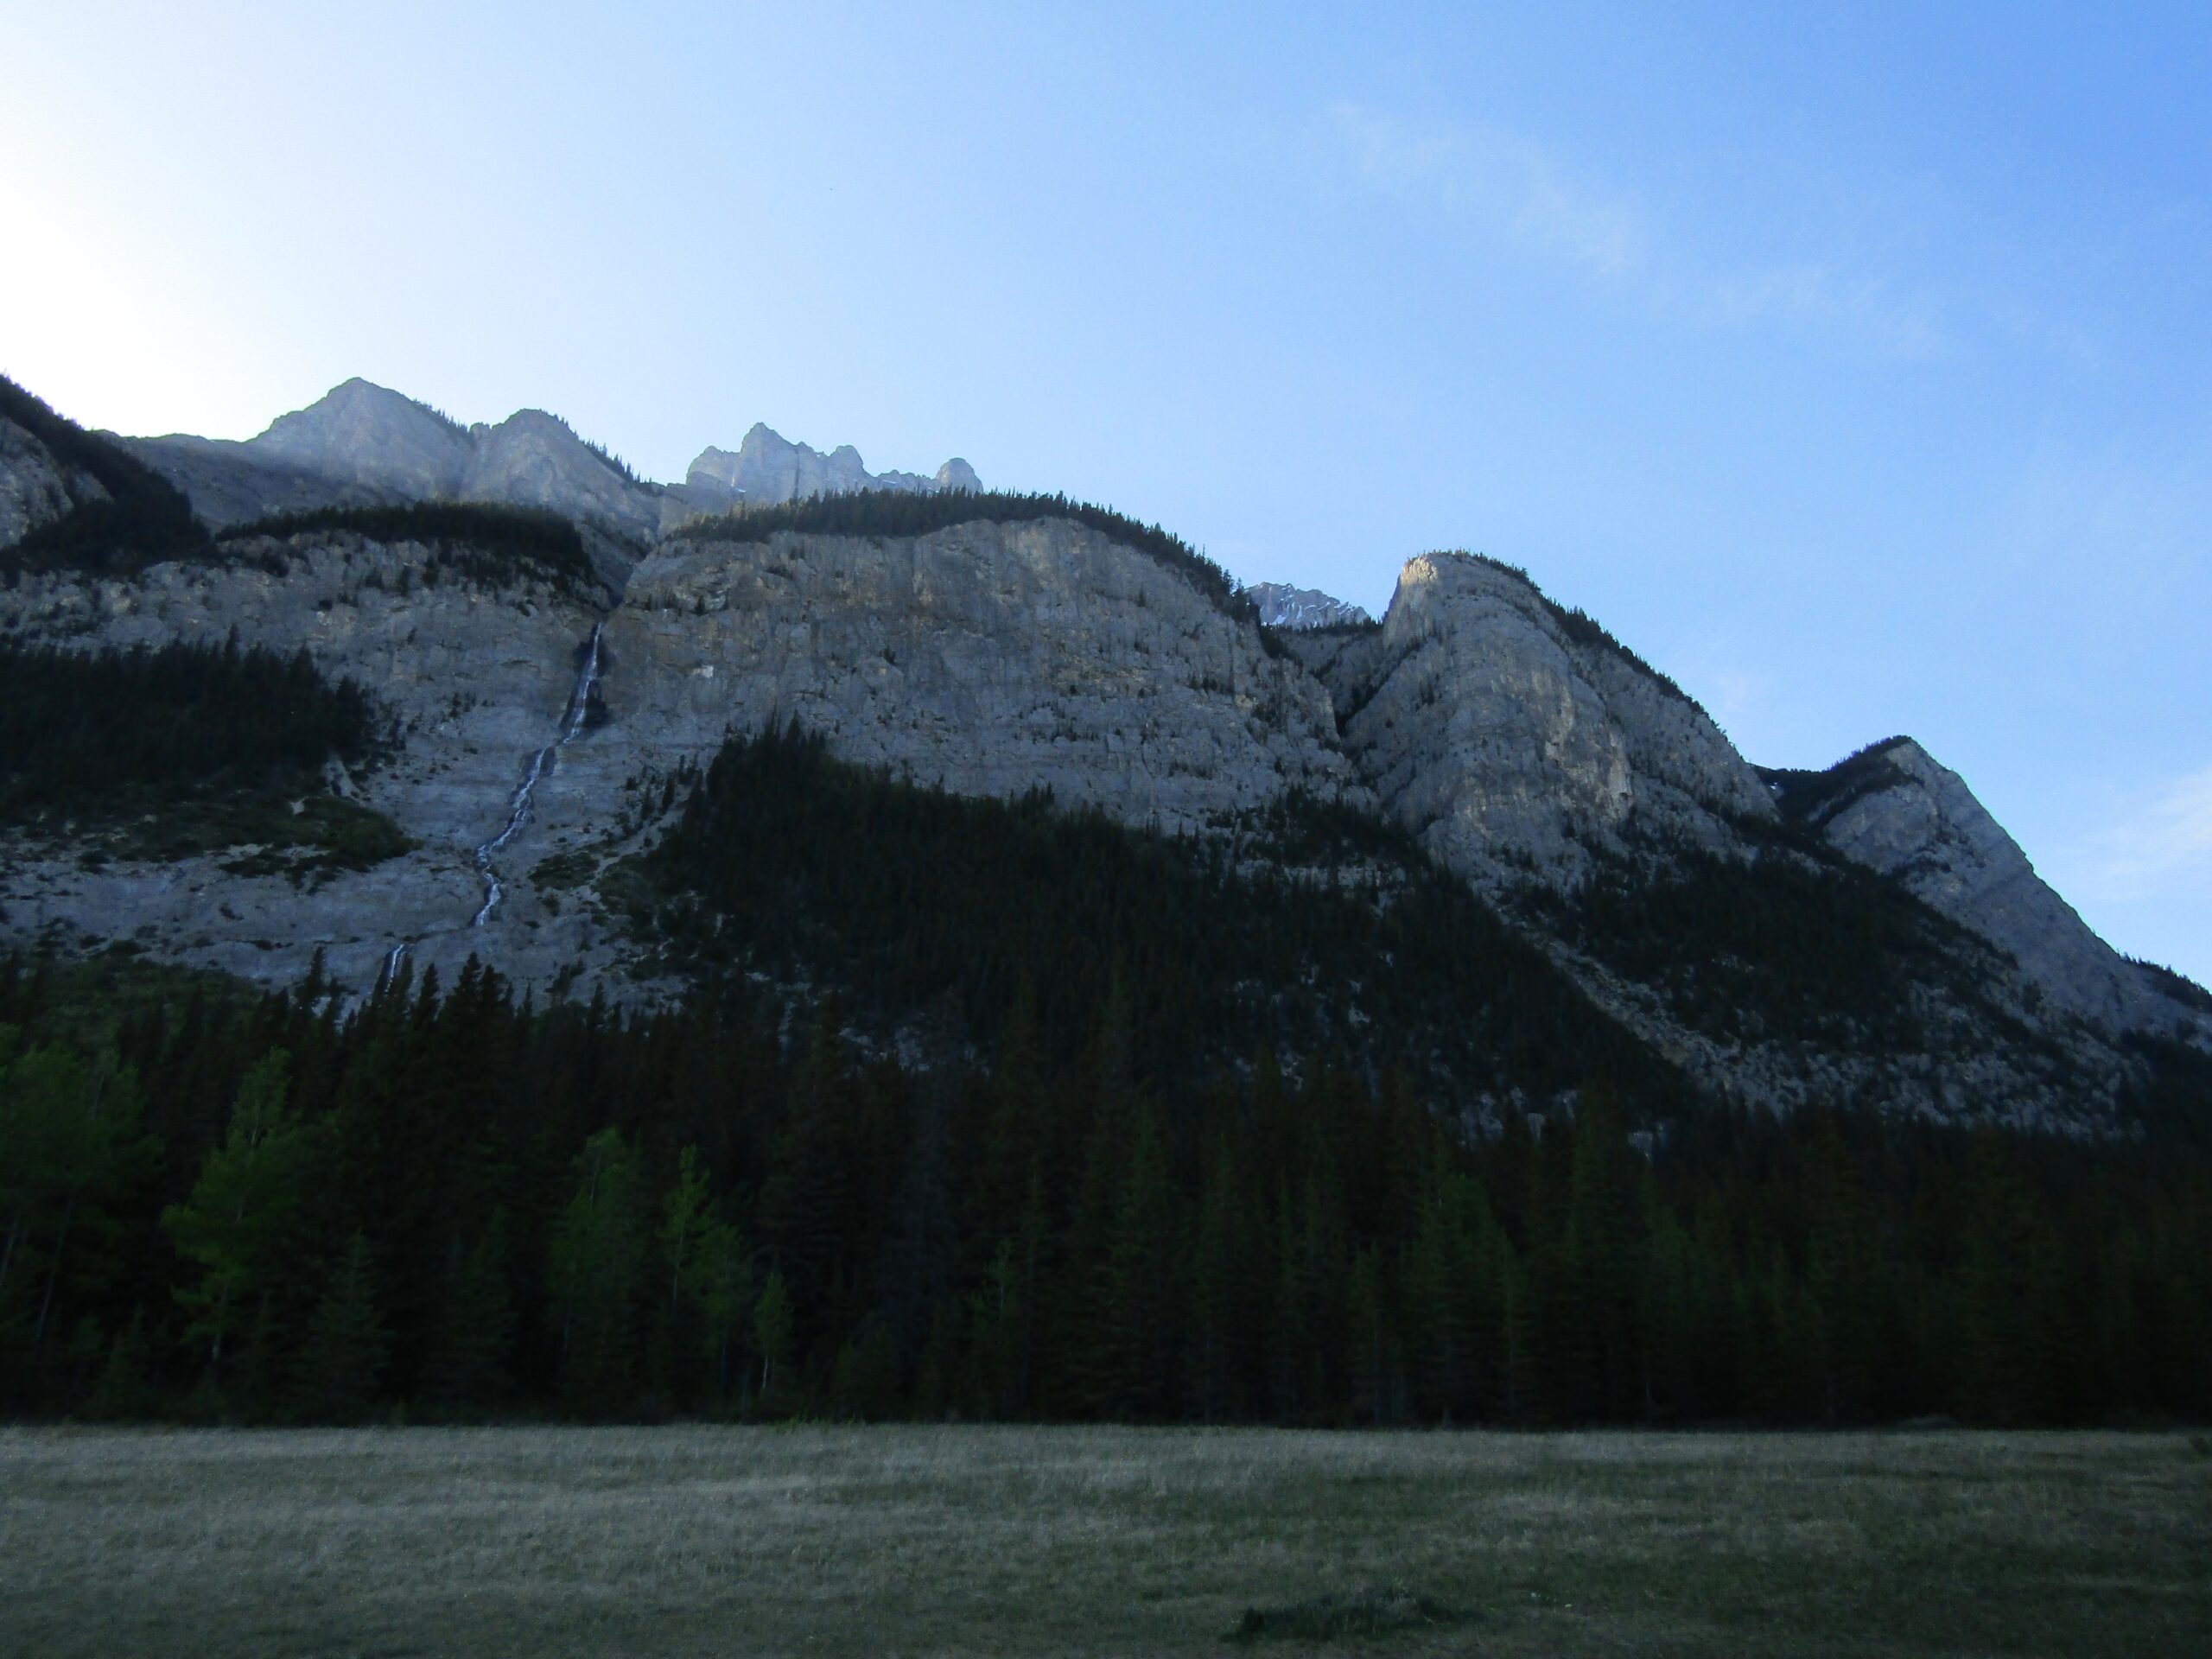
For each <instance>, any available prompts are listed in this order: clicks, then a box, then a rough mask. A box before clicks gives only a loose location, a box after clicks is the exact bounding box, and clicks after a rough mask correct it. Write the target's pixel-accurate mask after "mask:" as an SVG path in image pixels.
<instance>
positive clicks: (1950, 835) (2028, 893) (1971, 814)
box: [1805, 738, 2212, 1036]
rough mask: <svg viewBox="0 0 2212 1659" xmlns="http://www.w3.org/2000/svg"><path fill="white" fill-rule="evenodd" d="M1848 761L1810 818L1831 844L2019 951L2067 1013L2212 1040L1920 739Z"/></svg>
mask: <svg viewBox="0 0 2212 1659" xmlns="http://www.w3.org/2000/svg"><path fill="white" fill-rule="evenodd" d="M1845 765H1846V766H1848V767H1850V768H1852V775H1851V776H1850V777H1848V778H1843V779H1837V780H1836V781H1837V783H1838V785H1840V787H1838V788H1836V789H1834V790H1833V791H1821V793H1819V794H1816V795H1815V797H1814V798H1812V799H1811V800H1810V801H1808V804H1807V809H1806V813H1805V816H1806V819H1807V821H1808V823H1811V824H1813V825H1814V826H1815V827H1816V828H1817V829H1819V830H1820V832H1821V836H1823V837H1824V838H1825V839H1826V840H1827V842H1828V844H1829V845H1830V846H1832V847H1834V848H1835V849H1837V850H1838V851H1839V852H1841V853H1843V854H1844V855H1847V856H1848V857H1850V858H1853V859H1855V860H1857V861H1859V863H1861V864H1864V865H1866V866H1867V867H1868V868H1872V869H1876V870H1879V871H1880V872H1882V874H1885V875H1888V876H1892V877H1894V878H1895V879H1896V880H1898V881H1901V882H1902V883H1904V886H1905V887H1908V888H1910V890H1911V891H1912V892H1913V893H1916V894H1917V895H1918V896H1919V897H1920V898H1921V899H1923V900H1925V901H1926V902H1927V903H1928V904H1929V905H1930V906H1934V907H1935V908H1936V910H1939V911H1941V912H1942V913H1943V914H1944V915H1946V916H1948V917H1950V918H1952V919H1953V920H1954V921H1956V922H1960V923H1961V924H1963V925H1965V926H1967V927H1969V928H1971V929H1973V930H1974V931H1975V932H1977V933H1980V935H1981V936H1982V937H1983V938H1987V939H1989V940H1991V941H1992V942H1993V943H1994V944H1999V945H2000V946H2002V947H2003V948H2004V949H2005V950H2008V951H2010V952H2011V953H2012V956H2013V957H2015V958H2016V959H2017V960H2018V963H2019V964H2020V967H2021V969H2023V970H2024V972H2025V973H2026V975H2027V976H2028V977H2029V979H2030V980H2031V981H2032V982H2034V983H2035V984H2036V985H2037V986H2038V987H2040V988H2042V990H2043V992H2044V995H2045V996H2047V997H2048V998H2050V1001H2051V1002H2052V1003H2054V1004H2055V1005H2056V1007H2059V1008H2061V1009H2063V1010H2064V1011H2066V1012H2067V1013H2069V1014H2079V1015H2082V1016H2083V1017H2086V1018H2088V1019H2090V1020H2096V1021H2098V1022H2099V1023H2100V1024H2102V1025H2104V1026H2106V1027H2109V1028H2111V1029H2113V1030H2116V1031H2153V1032H2158V1033H2164V1034H2175V1035H2187V1034H2189V1033H2198V1034H2200V1035H2208V1036H2212V1020H2206V1019H2205V1017H2204V1016H2203V1015H2202V1014H2197V1013H2196V1012H2195V1011H2194V1010H2191V1009H2188V1008H2184V1007H2182V1006H2181V1005H2180V1004H2178V1003H2177V1002H2174V1001H2171V999H2170V998H2168V997H2166V996H2164V995H2161V994H2160V993H2159V992H2158V990H2156V989H2155V988H2152V985H2151V984H2150V983H2149V982H2148V981H2147V980H2146V979H2145V976H2143V975H2142V973H2141V972H2140V971H2139V969H2136V968H2135V967H2134V966H2133V964H2131V963H2129V962H2128V961H2127V960H2126V958H2125V957H2121V956H2120V953H2119V952H2118V951H2116V950H2113V948H2112V947H2111V946H2110V945H2108V944H2106V943H2105V942H2104V941H2103V940H2102V939H2101V938H2098V937H2097V936H2096V934H2095V933H2094V932H2093V931H2091V930H2090V928H2089V925H2088V923H2086V922H2084V921H2083V920H2082V918H2081V917H2080V916H2079V915H2077V914H2076V913H2075V910H2074V907H2073V906H2071V905H2069V904H2068V903H2067V902H2066V901H2065V899H2062V898H2060V897H2059V896H2058V894H2057V893H2055V892H2054V891H2052V889H2051V888H2050V886H2049V885H2048V884H2046V883H2045V882H2044V880H2043V878H2042V877H2040V876H2039V875H2037V874H2036V871H2035V867H2034V865H2032V864H2031V863H2030V862H2029V861H2028V857H2027V855H2026V854H2025V853H2024V852H2022V851H2021V850H2020V848H2019V846H2018V843H2017V842H2014V841H2013V839H2012V836H2009V835H2007V834H2005V830H2004V829H2003V827H2002V826H2000V825H1999V823H1998V822H1997V821H1996V819H1994V818H1993V817H1990V816H1989V812H1988V810H1987V809H1986V808H1985V807H1984V806H1983V805H1982V804H1981V803H1980V801H1979V800H1977V799H1975V798H1974V791H1972V790H1970V789H1968V788H1967V785H1966V780H1965V779H1962V778H1961V777H1960V776H1959V774H1958V773H1956V772H1953V771H1951V770H1950V769H1949V768H1948V767H1947V766H1943V765H1942V764H1941V763H1940V762H1938V761H1937V760H1936V759H1935V757H1934V756H1932V755H1930V754H1929V753H1928V751H1927V750H1925V749H1923V747H1921V746H1920V745H1919V744H1917V743H1916V742H1914V741H1912V740H1911V739H1910V738H1897V739H1895V740H1893V741H1890V742H1888V743H1886V744H1883V745H1881V746H1879V747H1877V748H1875V749H1872V750H1869V751H1867V752H1866V753H1863V754H1861V755H1858V756H1854V757H1853V760H1851V761H1849V762H1847V763H1845ZM1838 770H1839V772H1840V771H1841V770H1842V768H1839V769H1838Z"/></svg>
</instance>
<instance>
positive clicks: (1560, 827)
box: [1297, 553, 1775, 887]
mask: <svg viewBox="0 0 2212 1659" xmlns="http://www.w3.org/2000/svg"><path fill="white" fill-rule="evenodd" d="M1297 648H1298V649H1299V651H1300V655H1301V656H1303V657H1305V658H1306V660H1308V661H1309V662H1310V663H1312V664H1313V666H1314V668H1315V670H1316V671H1317V672H1319V674H1320V675H1321V677H1322V678H1323V679H1324V680H1325V682H1326V683H1327V684H1328V686H1329V688H1330V690H1331V691H1332V694H1333V695H1334V696H1335V699H1336V707H1337V711H1338V720H1339V721H1340V722H1341V724H1342V728H1343V732H1344V747H1345V749H1346V751H1347V753H1349V754H1350V755H1351V758H1352V760H1353V762H1354V764H1355V765H1356V766H1357V769H1358V772H1359V774H1360V776H1361V778H1362V779H1363V780H1364V781H1365V782H1366V783H1367V784H1368V785H1370V787H1371V788H1372V789H1373V790H1374V791H1375V793H1376V797H1377V798H1378V799H1379V800H1380V801H1381V802H1382V804H1383V807H1384V808H1385V810H1388V811H1389V812H1390V813H1391V814H1392V815H1393V816H1395V817H1397V818H1398V819H1399V820H1400V822H1402V823H1404V824H1405V825H1406V826H1407V827H1408V829H1412V830H1413V831H1414V833H1415V834H1416V835H1418V836H1420V837H1421V840H1422V842H1424V843H1425V844H1426V845H1427V847H1428V849H1429V850H1430V851H1431V852H1433V853H1434V854H1435V855H1437V856H1438V857H1439V858H1440V859H1441V860H1442V861H1444V862H1445V863H1446V865H1448V866H1449V867H1451V868H1453V869H1456V870H1458V871H1459V872H1460V873H1461V874H1464V875H1465V876H1467V877H1469V878H1470V879H1471V880H1476V881H1478V882H1479V883H1483V884H1484V885H1488V886H1497V885H1501V884H1503V883H1505V882H1509V881H1511V880H1518V879H1521V878H1522V877H1525V876H1529V875H1533V876H1535V878H1536V879H1537V880H1540V881H1542V882H1544V883H1545V884H1547V885H1548V886H1552V887H1572V886H1573V885H1574V884H1575V883H1576V882H1577V881H1579V880H1580V878H1581V876H1582V875H1583V874H1585V872H1586V867H1587V864H1588V861H1589V855H1590V850H1591V849H1593V848H1609V849H1618V848H1619V847H1620V846H1622V845H1623V844H1624V839H1625V837H1626V836H1628V835H1629V833H1630V830H1631V829H1640V830H1643V831H1645V832H1649V833H1650V834H1654V835H1657V836H1665V837H1669V838H1676V839H1679V838H1685V837H1687V838H1688V839H1691V840H1694V841H1696V842H1702V843H1705V844H1708V845H1712V846H1714V847H1716V848H1717V847H1719V846H1722V845H1725V844H1726V842H1727V839H1728V835H1727V829H1726V817H1728V816H1729V815H1741V816H1745V817H1754V818H1758V817H1773V816H1774V811H1775V808H1774V804H1773V802H1772V800H1771V799H1770V797H1769V794H1768V791H1767V790H1766V788H1765V787H1764V785H1763V784H1762V783H1761V782H1760V780H1759V778H1758V773H1757V772H1754V771H1753V770H1752V768H1751V766H1749V765H1748V764H1746V763H1745V760H1744V759H1743V757H1742V756H1740V755H1738V753H1736V751H1735V749H1734V748H1733V747H1732V746H1731V745H1730V743H1729V741H1728V740H1727V738H1726V737H1725V736H1724V735H1722V734H1721V732H1720V729H1719V728H1718V727H1717V726H1715V725H1714V724H1713V721H1711V719H1709V718H1708V717H1707V715H1706V714H1705V712H1704V710H1702V709H1700V708H1699V707H1698V706H1697V705H1696V704H1695V703H1694V702H1691V701H1690V700H1689V699H1688V697H1686V696H1683V695H1682V694H1681V692H1680V691H1678V690H1675V688H1674V687H1673V686H1672V685H1670V684H1669V683H1667V682H1666V681H1664V680H1662V678H1661V677H1659V676H1658V675H1656V674H1655V673H1653V672H1652V671H1650V670H1649V669H1647V668H1644V667H1643V666H1642V665H1641V664H1637V663H1636V662H1634V661H1633V660H1631V659H1630V658H1629V656H1628V655H1627V654H1626V653H1625V652H1623V651H1622V650H1621V649H1620V648H1619V647H1618V646H1617V645H1612V644H1611V642H1610V641H1608V640H1605V639H1603V638H1601V637H1599V636H1598V635H1597V633H1596V631H1595V629H1594V628H1592V627H1591V626H1589V625H1587V624H1586V622H1578V620H1577V619H1576V618H1575V617H1574V616H1573V615H1572V614H1571V613H1563V612H1560V611H1559V610H1557V609H1556V608H1555V607H1553V606H1551V605H1550V604H1548V602H1547V601H1545V599H1544V598H1543V596H1542V594H1540V593H1539V592H1538V591H1537V590H1536V588H1535V586H1534V585H1533V584H1531V583H1530V582H1529V581H1528V579H1527V578H1526V577H1524V576H1522V575H1520V574H1519V573H1517V572H1516V571H1512V570H1510V569H1506V568H1504V567H1503V566H1500V565H1497V564H1494V563H1491V562H1490V561H1488V560H1485V559H1480V558H1476V557H1472V556H1468V555H1465V554H1453V553H1432V554H1426V555H1423V556H1421V557H1420V558H1417V559H1414V560H1413V561H1411V562H1410V563H1408V564H1407V566H1406V567H1405V569H1404V571H1403V573H1402V574H1401V575H1400V576H1399V578H1398V588H1397V592H1396V593H1395V595H1394V596H1393V597H1392V599H1391V601H1390V608H1389V613H1388V614H1387V615H1386V616H1385V617H1384V618H1383V626H1382V627H1381V628H1380V629H1379V630H1377V631H1376V632H1370V633H1363V634H1357V635H1353V636H1351V637H1350V638H1348V639H1347V638H1344V637H1343V636H1322V637H1318V638H1316V639H1313V641H1311V642H1309V643H1307V644H1305V645H1300V646H1298V647H1297Z"/></svg>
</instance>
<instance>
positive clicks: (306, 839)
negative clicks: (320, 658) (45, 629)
mask: <svg viewBox="0 0 2212 1659" xmlns="http://www.w3.org/2000/svg"><path fill="white" fill-rule="evenodd" d="M0 709H4V710H5V711H6V718H5V722H4V727H5V741H4V742H0V826H7V827H11V828H18V829H28V830H30V831H32V832H33V833H34V834H39V833H42V832H46V831H55V830H59V829H62V828H64V827H65V826H67V827H69V828H71V829H72V830H73V833H76V834H79V835H81V834H84V833H85V832H86V831H89V830H108V831H113V832H115V834H116V835H118V836H120V837H121V839H120V840H119V841H118V842H117V845H116V847H115V850H118V851H121V852H124V853H127V854H130V855H145V856H164V857H171V856H181V855H184V854H187V853H190V852H193V851H198V850H203V849H207V848H211V847H216V846H223V845H228V844H232V843H234V842H244V841H254V842H275V843H281V844H309V845H313V846H315V847H318V848H320V849H321V861H324V862H340V863H346V864H358V863H360V862H363V861H374V860H375V859H377V858H382V857H389V856H391V855H392V854H393V853H396V852H399V851H403V850H404V849H405V847H406V845H407V842H406V839H405V837H404V836H401V835H400V834H399V832H398V830H397V828H396V827H394V826H393V825H392V824H391V823H390V822H389V821H388V820H386V819H385V818H383V817H379V816H378V815H376V814H374V813H371V812H369V811H367V810H365V809H363V808H360V807H358V806H355V805H353V804H352V803H350V802H346V801H342V800H340V799H339V798H336V797H334V796H333V795H332V794H331V793H330V791H329V790H328V787H327V785H326V784H325V782H324V779H323V775H322V774H323V769H324V767H325V766H327V764H328V763H329V761H330V760H333V759H336V760H340V761H342V762H344V763H345V764H346V765H347V766H353V767H360V766H367V765H372V764H374V763H375V761H376V760H378V757H379V755H380V753H381V750H382V747H383V744H382V739H383V736H384V734H383V732H382V731H381V729H380V726H379V717H378V713H377V710H376V707H375V704H374V702H372V699H371V698H370V697H369V696H368V694H367V693H366V692H365V691H364V690H362V689H361V688H360V687H359V685H358V684H356V683H354V682H353V681H352V680H338V681H332V680H329V679H327V678H325V677H324V676H323V675H322V673H321V671H319V670H318V669H317V668H316V667H315V664H314V663H313V662H312V661H310V660H309V658H308V656H307V653H306V652H298V653H296V654H295V655H293V656H290V657H284V656H280V655H278V654H277V653H276V652H270V651H267V650H264V649H262V648H261V647H259V646H255V647H252V648H250V649H241V648H240V647H239V646H238V644H237V642H236V641H235V640H231V641H227V642H226V643H224V644H221V645H215V644H206V645H199V644H191V643H187V642H181V641H180V642H174V643H171V644H169V645H162V646H160V647H158V648H146V647H136V648H132V649H129V650H108V651H99V652H75V651H63V650H59V649H56V648H54V647H50V646H35V645H20V644H14V643H7V642H0Z"/></svg>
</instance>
